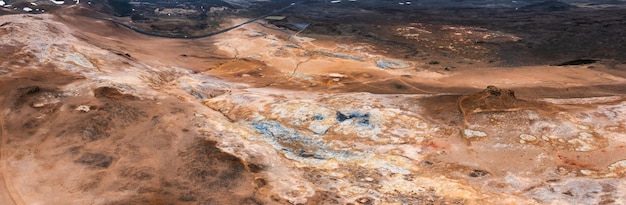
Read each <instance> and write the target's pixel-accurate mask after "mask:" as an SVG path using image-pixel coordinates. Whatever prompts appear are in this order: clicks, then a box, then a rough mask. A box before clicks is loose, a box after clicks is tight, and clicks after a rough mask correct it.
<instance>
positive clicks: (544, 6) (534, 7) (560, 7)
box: [519, 1, 578, 11]
mask: <svg viewBox="0 0 626 205" xmlns="http://www.w3.org/2000/svg"><path fill="white" fill-rule="evenodd" d="M574 8H578V7H576V6H572V5H569V4H566V3H563V2H560V1H544V2H541V3H536V4H530V5H528V6H523V7H520V8H519V10H522V11H569V10H571V9H574Z"/></svg>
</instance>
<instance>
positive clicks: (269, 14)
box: [93, 1, 302, 39]
mask: <svg viewBox="0 0 626 205" xmlns="http://www.w3.org/2000/svg"><path fill="white" fill-rule="evenodd" d="M299 2H302V1H299ZM299 2H297V3H299ZM297 3H296V2H294V3H291V4H289V5H288V6H285V7H283V8H281V9H279V10H275V11H273V12H271V13H268V14H265V15H262V16H259V17H256V18H253V19H250V20H247V21H245V22H243V23H240V24H237V25H234V26H231V27H228V28H225V29H222V30H219V31H215V32H211V33H207V34H202V35H197V36H187V35H167V34H160V33H153V32H148V31H144V30H141V29H139V28H137V27H134V26H131V25H129V24H126V23H122V22H120V21H117V20H114V19H111V18H98V17H93V18H95V19H99V20H105V21H109V22H111V23H114V24H117V25H120V26H123V27H126V28H128V29H130V30H133V31H135V32H137V33H140V34H144V35H148V36H155V37H162V38H176V39H196V38H206V37H211V36H215V35H218V34H222V33H226V32H228V31H230V30H233V29H236V28H239V27H241V26H244V25H246V24H249V23H252V22H255V21H257V20H259V19H263V18H265V17H268V16H271V15H276V14H278V13H281V12H283V11H285V10H287V9H289V8H291V7H293V6H295V5H296V4H297Z"/></svg>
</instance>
